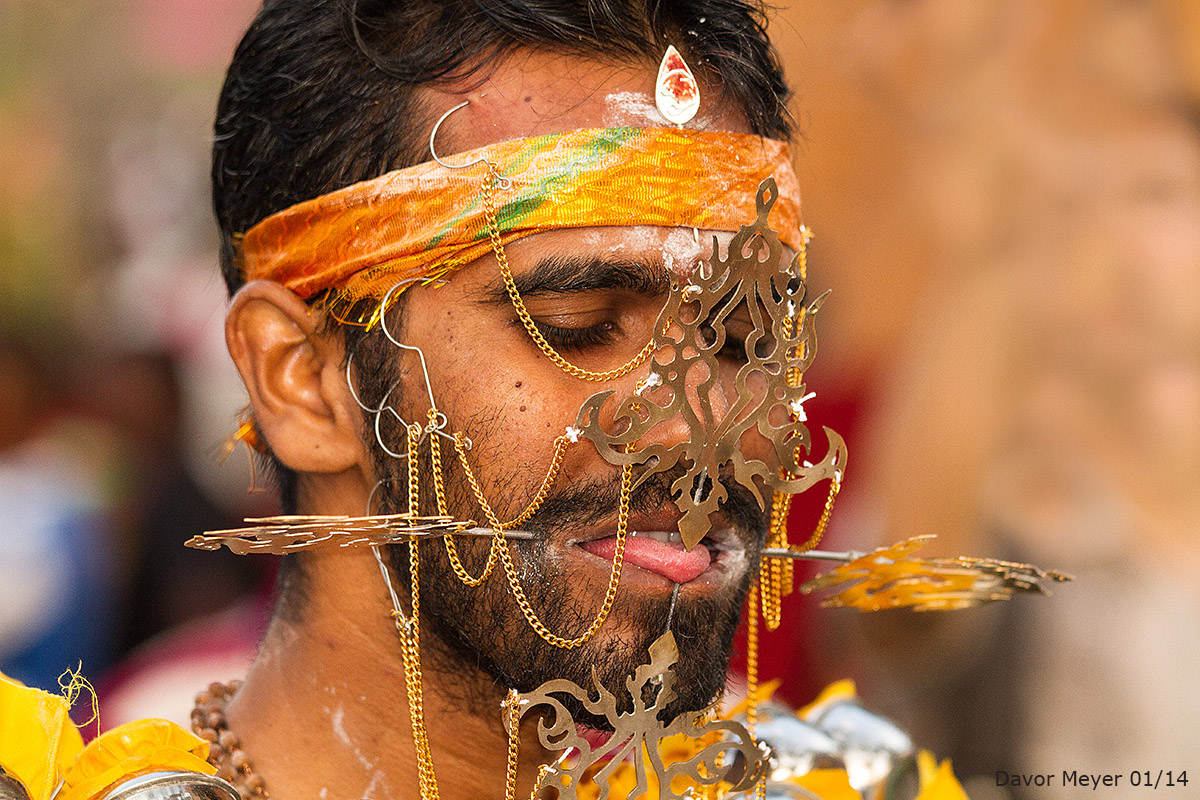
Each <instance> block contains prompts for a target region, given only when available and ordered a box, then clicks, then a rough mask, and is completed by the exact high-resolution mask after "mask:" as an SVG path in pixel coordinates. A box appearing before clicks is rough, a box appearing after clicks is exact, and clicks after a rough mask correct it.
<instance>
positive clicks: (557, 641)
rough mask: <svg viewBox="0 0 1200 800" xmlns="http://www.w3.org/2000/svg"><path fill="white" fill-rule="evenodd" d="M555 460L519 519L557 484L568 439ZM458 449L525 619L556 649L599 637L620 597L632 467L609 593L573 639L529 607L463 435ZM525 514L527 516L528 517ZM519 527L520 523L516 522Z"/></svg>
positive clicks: (625, 477)
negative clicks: (552, 628)
mask: <svg viewBox="0 0 1200 800" xmlns="http://www.w3.org/2000/svg"><path fill="white" fill-rule="evenodd" d="M555 441H556V446H555V460H554V463H553V464H552V465H551V472H550V473H549V474H547V476H546V480H545V481H544V482H543V483H542V489H541V490H539V492H538V495H537V496H536V497H535V498H534V502H532V503H530V506H529V508H527V509H526V510H525V512H523V513H522V514H521V515H520V516H519V517H518V519H520V520H521V521H524V520H523V519H522V518H525V519H527V518H528V516H532V515H533V513H534V512H535V511H537V508H538V507H539V506H540V505H541V503H542V501H543V500H544V499H545V495H546V493H547V492H549V490H550V486H551V485H552V484H553V482H554V477H555V476H557V474H558V468H559V466H561V463H562V453H563V452H564V451H565V444H564V445H562V446H559V445H557V442H560V441H562V442H564V443H565V441H566V437H559V439H557V440H555ZM455 449H456V450H457V451H458V457H459V460H460V461H461V462H462V465H463V469H464V470H465V471H466V473H467V480H468V481H469V482H470V484H471V491H472V492H473V493H474V495H475V501H476V502H477V503H479V507H480V508H481V509H482V510H483V514H484V516H485V517H487V521H488V524H489V525H491V527H492V529H493V530H494V531H495V532H496V539H495V540H494V541H499V543H500V547H499V552H500V561H501V563H502V564H503V565H504V572H505V575H506V577H507V578H508V587H509V590H510V591H511V592H512V596H513V599H514V600H516V601H517V605H518V606H519V607H520V609H521V613H522V614H523V615H524V616H525V620H526V621H527V622H528V623H529V625H530V626H531V627H532V628H533V629H534V630H535V631H536V632H537V634H538V635H539V636H541V637H542V638H543V639H544V640H546V641H547V642H548V643H550V644H552V645H554V646H555V647H561V648H564V649H567V650H570V649H572V648H575V647H579V646H580V645H581V644H583V643H585V642H587V641H588V640H589V639H591V638H592V637H593V636H595V635H596V631H598V630H600V626H601V625H603V624H604V621H605V620H606V619H608V614H609V612H610V611H611V610H612V604H613V601H614V600H615V599H616V596H617V586H618V584H619V583H620V581H621V567H622V565H623V564H624V563H625V539H626V537H627V534H628V529H629V495H630V492H631V491H632V487H633V467H632V466H630V465H625V466H624V467H622V468H621V501H620V506H619V508H618V510H617V550H616V553H615V554H614V555H613V568H612V572H611V574H610V575H609V580H608V590H607V591H606V592H605V594H604V602H603V604H602V605H601V607H600V611H599V612H598V613H597V614H596V618H595V619H594V620H592V624H591V625H590V626H589V627H588V629H587V630H586V631H584V632H583V633H582V634H580V635H579V636H577V637H575V638H574V639H567V638H564V637H562V636H559V635H557V634H555V633H553V632H551V631H550V629H549V628H547V627H546V626H545V624H543V622H542V621H541V620H540V619H538V616H537V613H536V612H535V611H534V610H533V607H532V606H531V605H530V604H529V598H528V597H526V596H525V590H524V589H523V588H522V587H521V581H520V578H519V576H518V575H517V569H516V566H515V565H514V564H513V559H512V552H511V551H510V550H509V548H508V544H507V543H506V542H505V541H504V538H503V537H504V533H503V532H504V528H505V525H504V523H502V522H500V520H499V519H498V518H497V517H496V513H495V512H494V511H493V510H492V506H491V504H490V503H488V501H487V498H486V497H484V495H483V489H482V488H481V487H480V485H479V481H478V479H477V478H476V477H475V473H474V471H473V470H472V469H471V465H470V463H469V462H468V461H467V454H466V446H465V442H464V441H463V439H462V435H461V434H456V435H455ZM526 512H527V514H528V516H527V515H526ZM516 524H519V523H516Z"/></svg>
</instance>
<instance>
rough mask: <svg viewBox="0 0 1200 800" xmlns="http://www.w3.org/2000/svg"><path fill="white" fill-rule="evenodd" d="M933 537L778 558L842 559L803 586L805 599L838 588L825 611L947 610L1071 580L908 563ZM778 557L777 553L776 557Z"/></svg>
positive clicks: (1001, 567)
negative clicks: (863, 550) (865, 550)
mask: <svg viewBox="0 0 1200 800" xmlns="http://www.w3.org/2000/svg"><path fill="white" fill-rule="evenodd" d="M935 538H937V537H935V536H915V537H913V538H911V539H906V540H904V541H903V542H899V543H898V544H894V545H892V546H891V547H881V548H879V549H878V550H875V551H874V552H872V553H866V554H863V553H856V552H849V553H806V554H799V553H796V554H792V553H787V552H783V553H780V555H785V556H793V557H802V558H819V559H823V560H844V561H846V562H847V563H845V564H842V565H841V566H840V567H836V568H835V569H832V570H830V571H829V572H826V573H824V574H822V575H818V576H817V577H815V578H813V579H812V580H810V581H808V582H807V583H805V584H804V585H803V586H801V587H800V591H802V592H804V593H805V594H808V593H811V592H814V591H818V590H821V589H832V588H838V587H840V589H839V591H838V592H837V593H836V594H833V595H832V596H830V597H826V598H825V599H824V600H822V601H821V605H822V606H823V607H825V608H857V609H859V610H860V611H882V610H885V609H892V608H910V609H912V610H914V611H947V610H953V609H959V608H970V607H971V606H977V605H981V604H983V603H990V602H994V601H997V600H1007V599H1009V598H1010V597H1012V596H1013V595H1014V594H1017V593H1026V592H1036V593H1038V594H1049V593H1050V592H1049V590H1048V589H1047V588H1046V587H1045V586H1044V585H1043V581H1055V582H1061V581H1069V580H1072V577H1071V576H1070V575H1068V574H1066V573H1063V572H1059V571H1057V570H1044V569H1041V568H1039V567H1035V566H1033V565H1032V564H1020V563H1017V562H1014V561H1001V560H999V559H993V558H970V557H967V556H959V557H957V558H910V557H909V555H910V554H911V553H913V552H914V551H916V550H918V549H920V548H921V547H924V546H925V545H926V544H927V543H929V542H930V541H931V540H932V539H935ZM772 555H774V553H772Z"/></svg>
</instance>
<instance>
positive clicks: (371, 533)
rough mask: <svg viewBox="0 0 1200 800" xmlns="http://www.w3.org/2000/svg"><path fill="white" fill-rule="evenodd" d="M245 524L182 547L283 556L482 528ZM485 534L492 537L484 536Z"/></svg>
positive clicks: (285, 519) (332, 519)
mask: <svg viewBox="0 0 1200 800" xmlns="http://www.w3.org/2000/svg"><path fill="white" fill-rule="evenodd" d="M246 522H247V523H251V524H250V525H249V526H248V527H245V528H231V529H229V530H221V531H207V532H205V533H201V534H197V535H195V536H193V537H192V538H191V539H188V540H187V541H186V542H184V545H186V546H187V547H191V548H194V549H196V550H218V549H220V548H221V546H222V545H224V546H225V547H228V548H229V549H230V550H231V551H233V552H234V553H237V554H238V555H246V554H248V553H270V554H272V555H285V554H287V553H295V552H297V551H298V550H309V549H312V548H316V547H326V548H333V547H374V546H377V545H383V544H396V543H398V542H407V541H409V540H411V539H414V538H420V537H429V536H443V535H445V534H448V533H452V534H466V535H479V534H480V531H479V529H473V528H470V526H472V525H474V524H475V523H473V522H462V521H460V520H455V519H454V518H452V517H419V516H415V515H412V514H381V515H377V516H371V517H345V516H279V517H251V518H247V519H246ZM482 535H485V536H490V535H492V532H491V531H483V532H482Z"/></svg>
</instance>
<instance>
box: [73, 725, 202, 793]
mask: <svg viewBox="0 0 1200 800" xmlns="http://www.w3.org/2000/svg"><path fill="white" fill-rule="evenodd" d="M207 757H208V742H206V741H204V740H203V739H201V738H200V737H198V736H195V735H193V734H192V733H190V732H188V731H186V730H184V729H183V728H181V727H179V726H178V725H176V724H175V723H173V722H167V721H166V720H165V719H142V720H138V721H136V722H129V723H126V724H125V725H121V726H120V727H117V728H113V729H112V730H111V731H108V732H107V733H105V734H103V735H101V736H99V737H97V738H96V739H95V740H94V741H93V742H92V743H91V744H89V745H88V746H87V747H86V748H84V750H83V752H82V753H80V754H79V758H77V759H76V760H75V763H74V765H72V767H71V768H70V770H68V771H67V774H66V776H65V777H64V783H63V788H62V791H61V792H59V794H58V796H57V797H56V798H55V800H90V798H92V797H95V796H96V795H97V794H99V793H101V792H103V791H104V790H105V789H107V788H109V787H110V786H113V785H114V784H117V783H119V782H121V781H122V780H124V779H126V778H131V777H133V776H135V775H139V774H141V773H143V772H150V771H154V770H182V771H185V772H202V773H204V774H206V775H212V774H213V773H215V772H216V769H215V768H213V766H212V765H210V764H209V763H208V762H207V761H206V760H205V759H206V758H207Z"/></svg>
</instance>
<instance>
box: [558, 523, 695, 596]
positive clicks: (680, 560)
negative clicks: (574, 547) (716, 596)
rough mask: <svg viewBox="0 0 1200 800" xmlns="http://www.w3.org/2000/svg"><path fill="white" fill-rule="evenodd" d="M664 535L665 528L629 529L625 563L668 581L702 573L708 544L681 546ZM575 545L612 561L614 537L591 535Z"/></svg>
mask: <svg viewBox="0 0 1200 800" xmlns="http://www.w3.org/2000/svg"><path fill="white" fill-rule="evenodd" d="M668 537H669V534H667V533H666V532H657V531H656V532H654V533H648V534H639V533H636V532H634V531H630V533H629V536H628V537H626V539H625V563H626V564H627V565H633V566H635V567H638V568H640V569H644V570H646V571H647V572H653V573H654V574H655V575H661V576H662V577H664V578H666V579H667V580H669V581H671V582H672V583H688V582H690V581H693V580H695V579H696V578H699V577H700V576H701V575H703V574H704V572H705V571H706V570H707V569H708V568H709V565H711V564H712V553H710V552H709V550H708V548H707V547H704V546H703V545H697V546H696V547H693V548H692V549H691V550H684V549H683V542H680V541H666V539H667V538H668ZM674 538H678V534H674ZM579 546H580V547H582V548H583V549H584V550H586V551H588V552H589V553H591V554H592V555H594V556H598V557H600V558H603V559H605V560H607V561H612V560H613V558H614V557H615V556H616V553H617V537H616V536H615V535H614V536H605V537H603V538H601V539H591V540H589V541H586V542H580V543H579Z"/></svg>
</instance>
